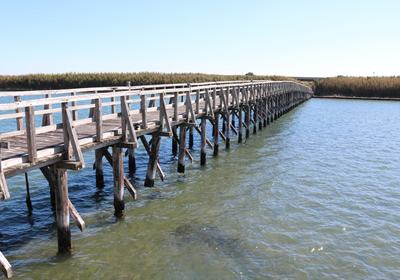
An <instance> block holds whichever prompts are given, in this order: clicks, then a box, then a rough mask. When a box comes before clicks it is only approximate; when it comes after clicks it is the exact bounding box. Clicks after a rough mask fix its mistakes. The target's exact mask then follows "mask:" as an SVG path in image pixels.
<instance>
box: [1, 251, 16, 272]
mask: <svg viewBox="0 0 400 280" xmlns="http://www.w3.org/2000/svg"><path fill="white" fill-rule="evenodd" d="M0 270H1V271H2V272H3V273H4V276H6V278H11V277H12V276H13V271H12V267H11V264H10V263H9V262H8V260H7V259H6V257H4V255H3V253H2V252H1V251H0Z"/></svg>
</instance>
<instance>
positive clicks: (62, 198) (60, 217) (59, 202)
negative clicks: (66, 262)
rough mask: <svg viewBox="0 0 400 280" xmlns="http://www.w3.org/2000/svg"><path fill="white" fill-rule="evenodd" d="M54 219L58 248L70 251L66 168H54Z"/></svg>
mask: <svg viewBox="0 0 400 280" xmlns="http://www.w3.org/2000/svg"><path fill="white" fill-rule="evenodd" d="M55 172H56V180H55V182H56V184H55V195H56V220H57V235H58V250H59V251H70V250H71V249H72V242H71V230H70V222H69V203H68V202H69V199H68V179H67V170H66V169H62V168H56V170H55Z"/></svg>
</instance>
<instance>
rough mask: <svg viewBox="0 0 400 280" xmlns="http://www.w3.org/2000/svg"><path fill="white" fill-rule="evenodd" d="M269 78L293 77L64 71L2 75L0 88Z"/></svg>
mask: <svg viewBox="0 0 400 280" xmlns="http://www.w3.org/2000/svg"><path fill="white" fill-rule="evenodd" d="M250 79H253V80H272V81H277V80H279V81H282V80H291V81H297V80H295V79H293V78H289V77H283V76H245V75H210V74H200V73H154V72H140V73H65V74H29V75H18V76H1V75H0V89H1V90H48V89H67V88H83V87H109V86H125V85H126V82H127V81H130V82H131V85H132V86H136V85H156V84H175V83H201V82H212V81H235V80H250Z"/></svg>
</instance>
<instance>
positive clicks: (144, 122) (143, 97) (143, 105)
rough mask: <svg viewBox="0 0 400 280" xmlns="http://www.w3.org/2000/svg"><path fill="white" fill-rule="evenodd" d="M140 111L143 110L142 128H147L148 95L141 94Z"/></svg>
mask: <svg viewBox="0 0 400 280" xmlns="http://www.w3.org/2000/svg"><path fill="white" fill-rule="evenodd" d="M140 100H141V101H140V111H141V112H142V129H146V128H147V106H146V95H144V94H143V95H141V96H140Z"/></svg>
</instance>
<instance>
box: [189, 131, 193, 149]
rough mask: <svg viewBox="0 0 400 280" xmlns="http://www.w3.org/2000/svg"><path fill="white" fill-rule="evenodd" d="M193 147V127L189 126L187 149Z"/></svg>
mask: <svg viewBox="0 0 400 280" xmlns="http://www.w3.org/2000/svg"><path fill="white" fill-rule="evenodd" d="M192 148H193V127H189V149H192Z"/></svg>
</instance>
